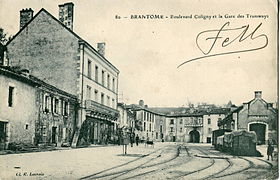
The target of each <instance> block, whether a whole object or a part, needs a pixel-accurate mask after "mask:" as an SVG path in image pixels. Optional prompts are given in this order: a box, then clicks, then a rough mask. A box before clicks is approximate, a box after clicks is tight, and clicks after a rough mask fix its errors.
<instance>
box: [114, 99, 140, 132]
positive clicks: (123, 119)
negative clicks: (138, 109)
mask: <svg viewBox="0 0 280 180" xmlns="http://www.w3.org/2000/svg"><path fill="white" fill-rule="evenodd" d="M117 109H118V111H119V114H120V115H119V118H118V121H117V127H118V128H126V129H129V130H130V131H131V132H134V131H135V119H136V117H135V114H134V112H133V111H132V110H131V109H128V108H127V107H126V105H125V104H124V103H118V108H117Z"/></svg>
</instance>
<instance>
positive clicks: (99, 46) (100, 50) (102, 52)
mask: <svg viewBox="0 0 280 180" xmlns="http://www.w3.org/2000/svg"><path fill="white" fill-rule="evenodd" d="M97 51H98V53H99V54H100V55H102V56H103V57H105V42H102V43H97Z"/></svg>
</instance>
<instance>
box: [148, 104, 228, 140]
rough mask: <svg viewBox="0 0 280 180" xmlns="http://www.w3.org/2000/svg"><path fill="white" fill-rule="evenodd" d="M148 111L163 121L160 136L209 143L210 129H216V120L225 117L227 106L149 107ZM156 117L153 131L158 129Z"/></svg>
mask: <svg viewBox="0 0 280 180" xmlns="http://www.w3.org/2000/svg"><path fill="white" fill-rule="evenodd" d="M149 111H151V112H153V113H155V114H157V115H158V116H160V117H161V120H160V121H161V122H163V123H164V126H163V127H164V131H163V133H162V135H161V136H162V138H163V139H164V140H165V141H172V142H194V143H211V137H212V131H213V130H216V129H218V120H220V119H222V118H224V117H225V115H226V114H227V113H228V112H229V111H230V109H229V108H222V107H214V106H211V107H209V106H203V107H201V106H200V107H196V108H194V107H191V108H185V107H167V108H160V107H154V108H149ZM160 128H161V127H160V123H159V121H158V119H157V118H156V121H155V127H154V129H155V130H154V131H155V132H157V131H156V129H160Z"/></svg>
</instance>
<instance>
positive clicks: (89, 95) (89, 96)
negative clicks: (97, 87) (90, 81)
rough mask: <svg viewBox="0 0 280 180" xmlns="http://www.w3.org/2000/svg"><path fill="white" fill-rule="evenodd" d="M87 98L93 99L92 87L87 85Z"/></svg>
mask: <svg viewBox="0 0 280 180" xmlns="http://www.w3.org/2000/svg"><path fill="white" fill-rule="evenodd" d="M86 93H87V94H86V99H87V100H90V99H91V87H90V86H87V92H86Z"/></svg>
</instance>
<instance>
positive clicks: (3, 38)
mask: <svg viewBox="0 0 280 180" xmlns="http://www.w3.org/2000/svg"><path fill="white" fill-rule="evenodd" d="M10 39H12V36H9V37H8V35H7V33H6V32H5V31H4V29H3V28H1V27H0V43H1V44H3V45H5V44H6V43H7V42H8V41H9V40H10Z"/></svg>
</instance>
